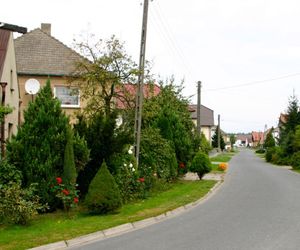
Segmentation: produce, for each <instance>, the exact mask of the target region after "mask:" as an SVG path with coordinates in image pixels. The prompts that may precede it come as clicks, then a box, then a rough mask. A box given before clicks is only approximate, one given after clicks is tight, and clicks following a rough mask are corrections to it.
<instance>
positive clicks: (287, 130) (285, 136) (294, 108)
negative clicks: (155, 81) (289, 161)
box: [279, 95, 300, 157]
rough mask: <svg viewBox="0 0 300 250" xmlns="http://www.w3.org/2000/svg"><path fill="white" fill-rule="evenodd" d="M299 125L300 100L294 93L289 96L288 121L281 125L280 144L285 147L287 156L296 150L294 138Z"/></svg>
mask: <svg viewBox="0 0 300 250" xmlns="http://www.w3.org/2000/svg"><path fill="white" fill-rule="evenodd" d="M298 125H300V111H299V102H298V99H297V97H296V96H295V95H293V96H291V97H290V98H289V106H288V108H287V114H286V122H285V123H284V124H283V125H282V126H281V127H280V138H279V145H280V147H281V148H282V149H283V151H284V156H285V157H289V156H291V155H293V153H294V152H295V149H294V140H295V133H296V128H297V126H298Z"/></svg>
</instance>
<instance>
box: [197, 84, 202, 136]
mask: <svg viewBox="0 0 300 250" xmlns="http://www.w3.org/2000/svg"><path fill="white" fill-rule="evenodd" d="M197 84H198V95H197V96H198V101H197V132H198V135H199V136H200V138H201V124H200V114H201V82H200V81H198V82H197Z"/></svg>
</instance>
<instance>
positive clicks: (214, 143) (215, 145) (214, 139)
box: [211, 126, 225, 151]
mask: <svg viewBox="0 0 300 250" xmlns="http://www.w3.org/2000/svg"><path fill="white" fill-rule="evenodd" d="M218 131H219V126H217V128H216V133H215V134H214V135H213V137H212V142H211V144H212V146H213V148H218V146H219V145H218ZM220 147H221V150H222V151H223V150H224V149H225V141H224V138H223V135H222V133H221V132H220Z"/></svg>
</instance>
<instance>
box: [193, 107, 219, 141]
mask: <svg viewBox="0 0 300 250" xmlns="http://www.w3.org/2000/svg"><path fill="white" fill-rule="evenodd" d="M189 111H190V113H191V118H192V120H193V122H194V124H195V125H196V126H197V105H195V104H192V105H189ZM200 125H201V132H202V133H203V134H204V135H205V138H206V139H207V140H208V142H209V143H210V144H211V142H212V140H211V138H212V136H213V130H214V127H215V125H214V111H213V110H211V109H209V108H207V107H205V106H204V105H201V107H200Z"/></svg>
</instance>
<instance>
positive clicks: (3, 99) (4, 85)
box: [0, 82, 7, 159]
mask: <svg viewBox="0 0 300 250" xmlns="http://www.w3.org/2000/svg"><path fill="white" fill-rule="evenodd" d="M0 85H1V87H2V100H1V105H2V107H4V106H5V93H6V91H5V90H6V86H7V82H1V83H0ZM4 157H5V116H3V120H2V122H1V159H3V158H4Z"/></svg>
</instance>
